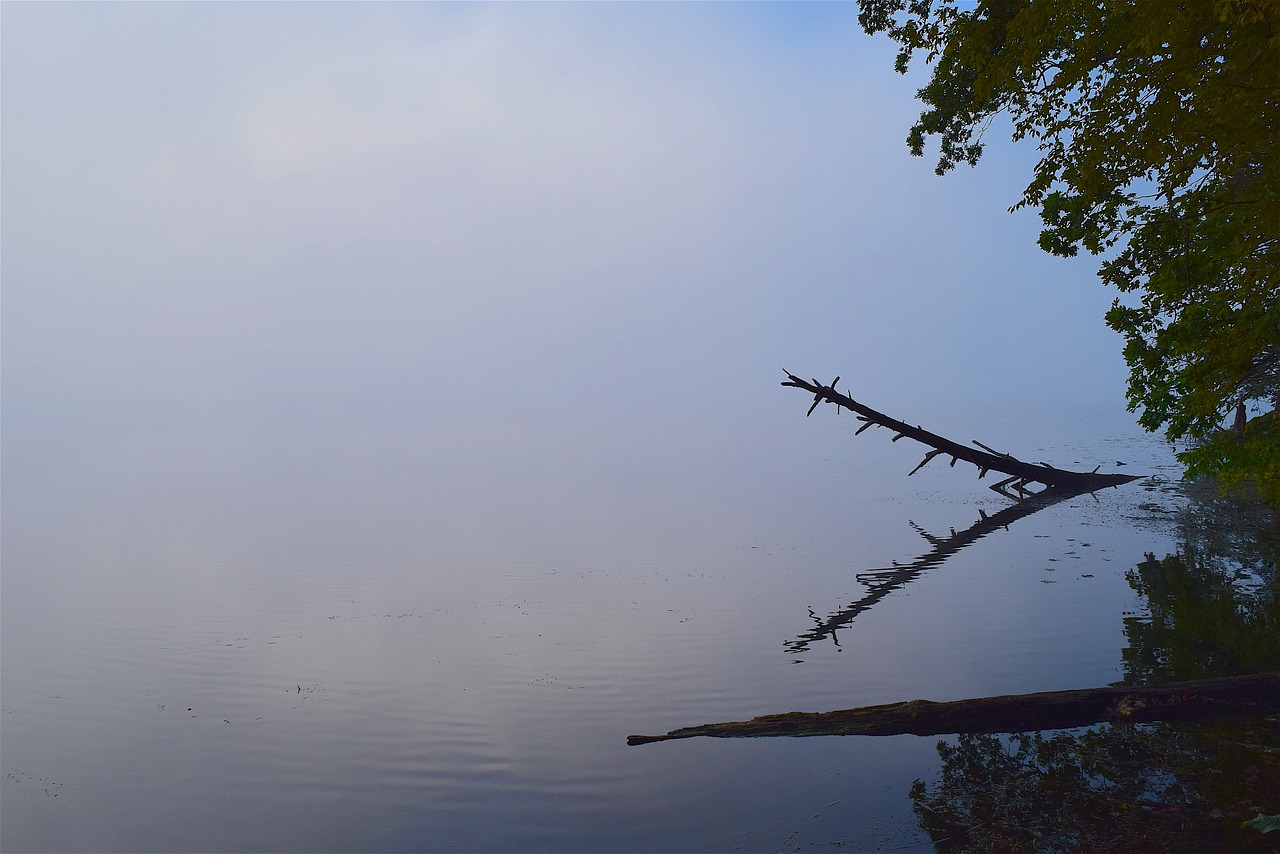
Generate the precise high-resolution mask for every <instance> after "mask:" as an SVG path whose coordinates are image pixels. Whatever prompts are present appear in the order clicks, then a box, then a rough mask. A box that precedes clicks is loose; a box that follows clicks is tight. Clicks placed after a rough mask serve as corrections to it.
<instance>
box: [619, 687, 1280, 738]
mask: <svg viewBox="0 0 1280 854" xmlns="http://www.w3.org/2000/svg"><path fill="white" fill-rule="evenodd" d="M1277 712H1280V672H1277V673H1255V674H1251V675H1248V676H1227V677H1222V678H1218V679H1199V680H1195V681H1192V682H1176V683H1170V684H1165V685H1144V686H1139V687H1135V686H1109V687H1106V688H1090V689H1085V690H1079V691H1050V692H1046V693H1040V694H1013V695H1007V696H1001V697H981V698H978V699H973V700H956V701H953V702H946V703H935V702H931V701H929V700H911V701H910V702H906V703H889V704H888V705H883V706H863V707H861V708H857V709H842V710H840V711H835V712H786V713H784V714H779V715H764V716H762V717H758V718H752V719H751V720H749V721H730V722H728V723H719V724H703V725H701V726H691V727H684V728H682V729H676V730H672V731H671V732H669V733H667V734H666V735H632V736H628V737H627V744H631V745H636V744H648V743H650V742H653V741H670V740H673V739H678V738H695V737H697V736H709V737H711V738H761V737H767V736H791V737H797V736H811V735H905V734H910V735H944V734H953V733H997V732H999V733H1005V732H1030V731H1033V730H1046V729H1071V728H1073V727H1081V726H1089V725H1091V724H1096V723H1101V722H1103V721H1110V722H1113V723H1148V722H1151V721H1170V720H1200V719H1207V718H1215V717H1231V716H1241V715H1258V714H1263V715H1267V714H1275V713H1277Z"/></svg>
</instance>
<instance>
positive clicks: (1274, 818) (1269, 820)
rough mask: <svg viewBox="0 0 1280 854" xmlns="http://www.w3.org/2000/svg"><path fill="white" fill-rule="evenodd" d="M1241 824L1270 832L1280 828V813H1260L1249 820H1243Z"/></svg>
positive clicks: (1263, 831)
mask: <svg viewBox="0 0 1280 854" xmlns="http://www.w3.org/2000/svg"><path fill="white" fill-rule="evenodd" d="M1240 824H1241V825H1242V826H1244V827H1252V828H1253V829H1255V830H1259V831H1261V832H1262V833H1270V832H1271V831H1273V830H1280V815H1263V814H1262V813H1258V815H1257V816H1256V817H1254V818H1251V819H1249V820H1248V821H1242V822H1240Z"/></svg>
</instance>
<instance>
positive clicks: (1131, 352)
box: [859, 0, 1280, 500]
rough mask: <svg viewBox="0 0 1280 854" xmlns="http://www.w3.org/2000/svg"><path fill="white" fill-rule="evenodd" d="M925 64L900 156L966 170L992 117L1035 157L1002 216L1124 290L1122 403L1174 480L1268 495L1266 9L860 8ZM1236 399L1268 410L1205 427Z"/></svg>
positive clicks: (1279, 120) (1273, 214)
mask: <svg viewBox="0 0 1280 854" xmlns="http://www.w3.org/2000/svg"><path fill="white" fill-rule="evenodd" d="M859 7H860V15H859V22H860V23H861V25H862V27H863V29H865V30H866V31H867V32H868V33H872V34H875V33H885V34H887V35H888V36H889V37H890V38H892V39H894V40H895V41H896V42H897V43H898V45H899V52H898V58H897V62H896V67H897V70H898V71H900V72H904V73H905V72H906V71H907V68H908V65H909V64H910V62H911V59H912V58H913V56H915V55H917V54H923V55H924V57H925V59H926V61H927V63H929V64H930V65H931V66H932V76H931V79H930V80H929V82H928V84H927V85H926V86H925V87H924V88H923V89H921V90H920V91H919V93H918V97H919V98H920V100H921V101H922V102H923V103H924V105H925V109H924V110H923V112H922V113H921V115H920V118H919V120H918V121H917V122H916V124H915V125H914V126H913V127H912V128H911V130H910V132H909V134H908V136H907V144H908V146H909V148H910V149H911V152H912V153H913V154H915V155H922V154H924V151H925V146H926V141H927V140H929V139H930V138H932V137H937V140H938V143H939V157H938V162H937V170H936V171H937V173H938V174H939V175H943V174H945V173H946V172H948V171H950V170H951V169H953V168H954V167H956V166H957V165H958V164H961V163H968V164H970V165H974V164H976V163H977V161H978V159H979V158H980V157H981V155H982V152H983V140H984V136H985V134H986V133H987V131H988V130H989V128H990V127H991V125H992V123H993V120H994V119H995V118H996V117H998V116H1002V115H1003V116H1006V117H1007V118H1008V119H1009V120H1010V121H1011V123H1012V137H1013V139H1014V140H1028V141H1030V142H1032V143H1034V144H1035V145H1036V146H1037V148H1038V151H1039V155H1040V160H1039V162H1038V164H1037V165H1036V167H1035V169H1034V172H1033V174H1032V176H1031V180H1030V182H1029V183H1028V184H1027V187H1026V189H1025V190H1024V191H1023V194H1022V197H1021V199H1020V200H1018V201H1017V203H1016V204H1015V205H1014V206H1013V208H1011V210H1016V209H1018V208H1021V207H1033V208H1038V209H1039V212H1040V216H1041V219H1042V221H1043V229H1042V231H1041V234H1040V246H1041V247H1042V248H1043V249H1045V250H1046V251H1048V252H1051V253H1053V254H1056V255H1062V256H1071V255H1075V254H1076V253H1077V252H1078V251H1079V250H1081V249H1084V250H1085V251H1087V252H1089V253H1092V254H1094V255H1097V256H1099V258H1100V261H1101V263H1100V269H1099V272H1098V275H1099V277H1100V278H1101V279H1102V280H1103V282H1104V283H1106V284H1108V285H1112V286H1114V287H1115V288H1116V289H1117V290H1119V291H1120V292H1121V295H1120V296H1118V297H1117V298H1116V300H1115V302H1114V303H1113V305H1112V308H1111V310H1110V311H1109V312H1108V313H1107V316H1106V320H1107V323H1108V325H1109V326H1111V327H1112V328H1113V329H1115V330H1116V331H1118V332H1119V333H1121V334H1122V335H1123V336H1124V339H1125V346H1124V356H1125V360H1126V362H1127V363H1128V366H1129V371H1130V373H1129V388H1128V400H1129V408H1130V410H1132V411H1138V412H1139V421H1140V422H1141V424H1142V425H1143V426H1144V427H1146V428H1147V429H1148V430H1158V429H1161V428H1163V429H1164V430H1165V433H1166V436H1167V438H1168V439H1169V440H1170V441H1171V442H1174V441H1179V440H1185V441H1186V442H1187V443H1188V444H1189V445H1190V447H1189V448H1188V449H1187V450H1185V451H1184V452H1183V453H1182V454H1181V457H1182V459H1183V461H1184V462H1186V463H1187V464H1188V467H1189V472H1190V473H1211V474H1217V475H1219V476H1220V477H1222V479H1223V480H1224V482H1228V483H1230V482H1233V481H1235V480H1239V479H1241V478H1246V477H1247V478H1251V479H1253V480H1254V481H1255V482H1257V483H1258V484H1259V485H1260V486H1262V487H1263V490H1264V492H1266V493H1268V494H1269V495H1270V497H1272V498H1273V499H1275V500H1280V429H1276V424H1277V419H1278V418H1280V300H1278V299H1277V294H1278V292H1280V164H1278V163H1277V154H1276V145H1275V142H1276V140H1277V139H1278V138H1280V0H978V2H977V3H964V4H958V3H956V2H955V0H859ZM1241 404H1245V405H1246V406H1248V407H1250V408H1252V409H1254V410H1255V411H1257V410H1262V411H1267V410H1269V412H1267V414H1266V415H1265V416H1264V417H1261V418H1257V419H1255V420H1254V421H1253V422H1252V423H1251V424H1250V425H1249V426H1248V427H1247V429H1245V430H1243V431H1240V432H1243V433H1244V434H1245V435H1243V436H1241V435H1233V434H1232V433H1230V432H1226V433H1224V432H1222V430H1221V428H1222V425H1223V422H1224V419H1225V418H1226V417H1227V416H1229V415H1230V414H1232V413H1233V412H1234V411H1235V410H1237V408H1238V407H1239V406H1240V405H1241Z"/></svg>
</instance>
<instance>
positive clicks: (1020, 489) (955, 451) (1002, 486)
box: [783, 371, 1140, 499]
mask: <svg viewBox="0 0 1280 854" xmlns="http://www.w3.org/2000/svg"><path fill="white" fill-rule="evenodd" d="M786 373H787V381H786V382H784V383H783V385H784V386H790V387H792V388H799V389H803V390H805V391H807V392H809V393H810V394H812V395H813V404H812V405H811V406H810V407H809V414H812V413H813V410H814V409H816V408H817V407H818V404H820V403H822V402H823V401H827V402H828V403H834V404H835V405H836V406H837V407H840V408H844V409H848V410H849V411H851V412H854V413H856V414H857V416H858V419H859V420H861V421H864V422H866V423H864V424H863V425H862V426H861V427H859V428H858V433H861V432H862V431H863V430H865V429H867V428H868V427H870V426H872V425H875V426H877V427H887V428H889V429H890V430H892V431H893V432H894V436H893V441H895V442H896V441H898V440H899V439H903V438H906V439H914V440H915V441H917V442H920V443H921V444H923V445H928V446H929V447H931V448H933V449H934V450H933V451H930V452H929V453H927V454H925V458H924V459H923V460H921V462H920V465H918V466H916V467H915V468H914V469H912V470H911V474H915V473H916V472H917V471H919V470H920V469H921V468H922V467H923V466H924V465H925V463H927V462H929V461H930V460H932V459H933V458H934V457H935V456H937V455H938V454H940V453H941V454H949V455H950V456H951V458H952V465H954V464H955V461H956V460H964V461H965V462H967V463H972V464H973V465H975V466H977V467H978V477H979V478H981V477H984V476H985V475H986V473H987V472H988V471H998V472H1001V473H1003V474H1006V475H1009V477H1008V479H1006V480H1003V481H1001V482H1000V483H998V484H996V485H995V486H993V487H991V488H992V489H994V490H996V491H997V492H1000V493H1001V494H1004V495H1008V496H1009V497H1011V498H1014V499H1018V498H1021V497H1023V496H1025V495H1027V494H1028V491H1027V490H1026V488H1025V487H1026V486H1027V484H1030V483H1040V484H1044V485H1045V486H1046V487H1059V488H1064V489H1077V490H1080V491H1081V492H1088V491H1092V490H1095V489H1102V488H1103V487H1107V486H1119V485H1120V484H1122V483H1128V482H1130V481H1133V480H1137V479H1138V478H1139V477H1140V475H1132V474H1106V473H1103V474H1099V473H1098V470H1097V468H1095V469H1094V470H1093V471H1091V472H1078V471H1067V470H1066V469H1059V468H1054V467H1053V466H1051V465H1049V464H1048V463H1028V462H1024V461H1023V460H1020V459H1018V458H1017V457H1014V456H1011V455H1009V454H1002V453H1000V452H998V451H995V450H993V449H991V448H988V447H987V446H986V445H983V444H982V443H981V442H978V441H975V442H974V443H973V444H975V445H977V446H978V447H979V448H981V449H982V450H975V449H974V448H971V447H969V446H968V445H961V444H960V443H959V442H953V441H951V440H950V439H948V438H946V437H944V436H939V435H938V434H937V433H930V432H929V431H928V430H925V429H924V428H922V427H919V426H916V427H912V426H911V425H910V424H907V423H906V422H904V421H899V420H897V419H896V418H890V417H889V416H888V415H885V414H884V413H883V412H877V411H876V410H874V409H872V408H871V407H869V406H866V405H864V404H861V403H859V402H858V401H856V400H854V399H853V398H851V397H849V396H848V395H844V394H841V393H840V392H838V391H836V389H835V386H836V383H838V382H839V381H840V378H839V377H836V378H835V379H834V380H832V381H831V385H829V386H827V385H822V384H821V383H819V382H818V381H817V380H813V381H812V382H809V381H806V380H802V379H800V377H798V376H796V375H795V374H793V373H791V372H790V371H788V372H786ZM855 435H856V434H855Z"/></svg>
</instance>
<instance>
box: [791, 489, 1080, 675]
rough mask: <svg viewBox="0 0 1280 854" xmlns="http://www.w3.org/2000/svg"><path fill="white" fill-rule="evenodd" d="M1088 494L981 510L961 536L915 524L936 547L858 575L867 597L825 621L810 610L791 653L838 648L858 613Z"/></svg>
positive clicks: (1045, 494) (1051, 495) (1067, 493)
mask: <svg viewBox="0 0 1280 854" xmlns="http://www.w3.org/2000/svg"><path fill="white" fill-rule="evenodd" d="M1088 491H1089V490H1088V489H1084V488H1075V489H1072V488H1066V487H1054V488H1051V489H1045V490H1043V491H1041V492H1038V493H1036V494H1035V495H1032V496H1030V497H1027V498H1024V499H1021V500H1019V501H1018V503H1016V504H1011V505H1010V506H1008V507H1006V508H1004V509H1003V510H1000V511H999V512H996V513H992V514H990V515H988V514H987V513H985V512H983V511H982V510H978V513H979V519H978V521H977V522H974V523H973V524H972V525H970V526H969V527H968V528H965V529H964V530H963V531H960V532H958V533H957V532H956V531H955V529H952V531H951V535H950V536H949V537H935V536H933V535H931V534H928V533H925V531H924V530H923V529H922V528H920V527H919V526H918V525H914V523H912V524H913V526H914V527H915V528H916V530H917V531H919V532H920V535H921V536H922V537H924V538H925V539H926V540H928V541H929V544H930V545H932V546H933V548H931V549H930V550H929V551H928V552H926V553H925V554H922V555H920V556H919V557H918V558H916V559H915V560H913V561H911V562H910V563H905V564H899V563H897V562H896V561H895V562H894V564H893V566H887V567H885V568H883V569H871V570H866V571H863V572H859V573H858V574H857V575H856V576H855V578H856V579H857V580H858V581H859V582H861V583H862V584H864V585H865V586H866V587H867V592H866V594H865V595H864V596H863V597H862V598H861V599H859V600H857V601H856V602H851V603H850V604H849V605H847V606H846V607H844V608H841V609H840V610H839V611H837V612H836V613H834V614H832V615H831V616H829V617H827V618H825V619H822V618H819V617H818V615H817V614H815V613H814V612H813V611H812V610H810V611H809V616H810V617H812V618H813V620H814V622H815V623H816V625H815V626H814V628H813V629H811V630H810V631H807V632H805V633H804V634H802V635H800V636H798V637H797V638H796V639H795V640H791V641H787V644H786V646H787V649H788V650H789V651H790V652H792V653H803V652H806V651H807V650H808V649H809V648H810V646H811V645H812V644H815V643H818V642H819V641H822V640H823V639H825V638H831V640H832V642H834V643H835V644H836V646H839V645H840V641H839V639H837V637H836V632H837V631H838V630H839V629H842V628H844V627H845V626H847V625H849V624H850V623H852V622H853V621H854V619H855V618H856V617H857V616H858V615H859V614H861V613H862V612H864V611H866V610H868V609H870V608H871V607H872V606H873V605H875V604H876V603H877V602H879V601H880V600H881V599H884V598H885V597H886V596H888V595H889V594H890V593H892V592H893V591H895V590H897V589H899V588H901V587H903V586H905V585H906V584H908V583H910V582H912V581H914V580H916V579H917V578H919V577H920V576H921V575H923V574H924V573H925V572H926V571H928V570H930V569H933V568H935V567H937V566H940V565H941V564H942V563H943V562H944V561H945V560H946V559H947V558H949V557H951V556H952V555H953V554H955V553H956V552H958V551H960V550H961V549H963V548H964V547H966V546H968V545H971V544H973V543H974V542H976V541H977V540H979V539H981V538H982V537H985V536H986V535H987V534H990V533H992V532H993V531H997V530H999V529H1001V528H1007V527H1008V526H1009V525H1011V524H1013V523H1014V522H1016V521H1018V520H1019V519H1022V518H1025V517H1027V516H1030V515H1031V514H1032V513H1036V512H1038V511H1040V510H1043V509H1045V508H1046V507H1051V506H1053V505H1054V504H1057V503H1059V502H1061V501H1066V500H1067V499H1068V498H1074V497H1075V496H1077V495H1082V494H1084V493H1086V492H1088Z"/></svg>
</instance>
